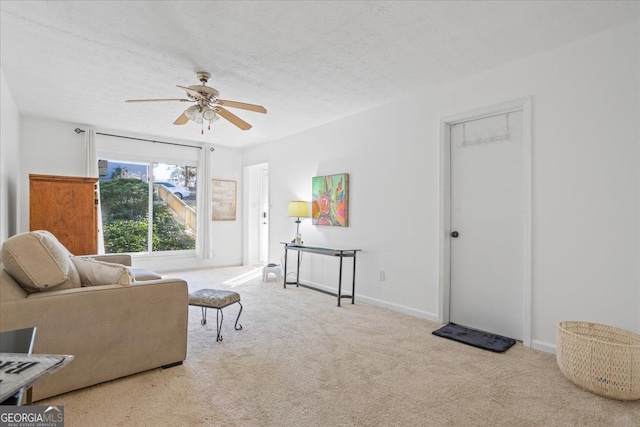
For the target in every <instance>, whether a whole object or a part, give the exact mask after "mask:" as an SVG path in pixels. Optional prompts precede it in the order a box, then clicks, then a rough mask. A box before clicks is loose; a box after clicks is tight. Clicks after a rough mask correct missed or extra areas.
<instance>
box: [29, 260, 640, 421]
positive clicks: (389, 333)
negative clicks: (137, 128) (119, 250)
mask: <svg viewBox="0 0 640 427" xmlns="http://www.w3.org/2000/svg"><path fill="white" fill-rule="evenodd" d="M247 271H250V268H249V267H233V268H223V269H210V270H200V271H193V272H177V273H173V274H172V275H173V276H177V277H183V278H185V279H186V280H187V281H188V282H189V288H190V290H195V289H201V288H206V287H214V288H218V289H232V290H235V291H237V292H239V293H240V294H241V296H242V304H243V305H244V311H243V313H242V316H241V318H240V323H241V324H242V325H243V327H244V329H243V330H241V331H235V330H234V329H233V324H234V321H235V317H236V315H237V312H238V306H237V304H236V305H233V306H230V307H228V308H226V309H225V310H224V325H223V331H222V334H223V337H224V341H222V342H221V343H216V331H215V327H216V324H215V311H209V314H208V323H207V324H206V325H205V326H202V325H201V324H200V318H201V312H200V308H198V307H190V317H189V340H188V354H187V359H186V360H185V362H184V364H183V365H181V366H177V367H173V368H170V369H166V370H163V369H156V370H153V371H149V372H145V373H141V374H138V375H133V376H131V377H127V378H123V379H120V380H116V381H111V382H108V383H104V384H100V385H97V386H94V387H90V388H87V389H84V390H79V391H76V392H72V393H67V394H65V395H61V396H56V397H53V398H50V399H47V400H43V401H40V402H37V404H39V405H49V404H51V405H64V407H65V415H66V426H67V427H75V426H194V425H203V426H598V427H601V426H640V401H635V402H620V401H615V400H609V399H606V398H603V397H599V396H596V395H594V394H591V393H589V392H587V391H584V390H582V389H580V388H578V387H576V386H575V385H574V384H573V383H571V382H569V381H568V380H567V379H565V377H564V376H563V375H562V373H561V372H560V371H559V370H558V367H557V365H556V361H555V356H554V355H552V354H548V353H544V352H540V351H536V350H532V349H529V348H524V347H523V346H522V345H521V344H520V343H517V344H516V345H515V346H514V347H512V348H511V349H509V350H508V351H507V352H506V353H502V354H496V353H491V352H488V351H484V350H480V349H476V348H473V347H470V346H467V345H464V344H460V343H457V342H454V341H450V340H447V339H443V338H439V337H436V336H433V335H432V334H431V332H432V331H433V330H435V329H437V328H439V327H440V326H442V325H439V324H437V323H433V322H430V321H427V320H422V319H418V318H415V317H411V316H407V315H403V314H399V313H396V312H393V311H390V310H387V309H383V308H379V307H374V306H371V305H367V304H364V303H362V302H360V303H359V302H358V301H357V300H356V304H355V305H351V304H349V303H347V301H348V300H346V299H345V300H343V303H344V306H343V307H341V308H338V307H337V306H336V299H335V298H333V297H330V296H328V295H325V294H322V293H318V292H315V291H312V290H309V289H305V288H295V287H291V286H290V287H289V288H288V289H286V290H285V289H283V287H282V283H276V282H274V281H273V279H272V281H270V282H267V283H264V282H262V281H261V277H260V276H259V275H258V277H256V278H253V279H251V280H249V281H246V282H244V283H242V280H239V281H236V282H235V283H228V282H227V283H226V284H225V283H224V282H226V281H227V280H228V279H231V278H233V277H236V276H238V275H241V274H243V273H246V272H247ZM257 273H258V274H259V272H257Z"/></svg>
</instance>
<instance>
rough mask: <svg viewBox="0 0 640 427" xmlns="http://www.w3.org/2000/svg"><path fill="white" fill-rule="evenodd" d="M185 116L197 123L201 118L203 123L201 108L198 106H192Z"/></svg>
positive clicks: (185, 112)
mask: <svg viewBox="0 0 640 427" xmlns="http://www.w3.org/2000/svg"><path fill="white" fill-rule="evenodd" d="M184 114H185V116H187V117H189V120H192V121H194V122H196V123H197V118H198V116H200V123H202V114H201V113H200V107H199V106H197V105H192V106H191V107H189V108H187V109H186V110H185V111H184Z"/></svg>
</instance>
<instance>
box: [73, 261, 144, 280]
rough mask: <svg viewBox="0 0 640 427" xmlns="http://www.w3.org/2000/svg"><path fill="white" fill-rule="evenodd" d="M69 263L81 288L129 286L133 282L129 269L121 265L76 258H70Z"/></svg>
mask: <svg viewBox="0 0 640 427" xmlns="http://www.w3.org/2000/svg"><path fill="white" fill-rule="evenodd" d="M71 261H72V262H73V264H74V265H75V266H76V269H77V270H78V274H79V275H80V283H81V284H82V286H101V285H116V284H117V285H130V284H131V283H132V282H133V281H134V278H133V274H132V273H131V271H130V270H129V268H127V267H126V266H124V265H122V264H114V263H112V262H104V261H98V260H95V259H93V258H88V257H77V256H72V257H71Z"/></svg>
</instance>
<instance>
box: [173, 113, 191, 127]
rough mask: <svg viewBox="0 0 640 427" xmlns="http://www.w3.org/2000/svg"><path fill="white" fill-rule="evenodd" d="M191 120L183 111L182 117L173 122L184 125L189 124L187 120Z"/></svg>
mask: <svg viewBox="0 0 640 427" xmlns="http://www.w3.org/2000/svg"><path fill="white" fill-rule="evenodd" d="M188 121H189V117H187V115H186V114H185V113H182V114H181V115H180V117H178V118H177V119H176V121H175V122H173V124H174V125H184V124H187V122H188Z"/></svg>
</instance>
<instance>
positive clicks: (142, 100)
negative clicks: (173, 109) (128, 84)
mask: <svg viewBox="0 0 640 427" xmlns="http://www.w3.org/2000/svg"><path fill="white" fill-rule="evenodd" d="M156 101H180V102H193V101H192V100H190V99H178V98H166V99H127V100H126V101H124V102H156Z"/></svg>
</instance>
